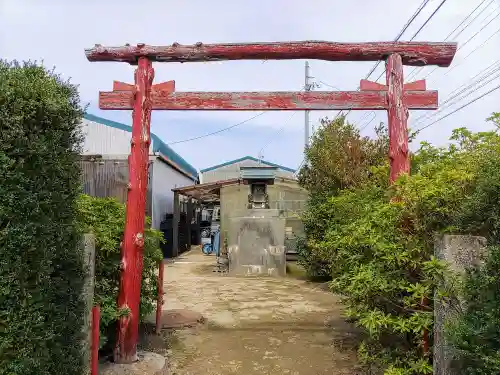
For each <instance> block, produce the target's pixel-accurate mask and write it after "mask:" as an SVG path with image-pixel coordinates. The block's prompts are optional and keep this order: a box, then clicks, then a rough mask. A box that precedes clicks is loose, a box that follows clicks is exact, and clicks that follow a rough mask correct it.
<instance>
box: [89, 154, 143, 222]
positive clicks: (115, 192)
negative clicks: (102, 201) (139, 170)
mask: <svg viewBox="0 0 500 375" xmlns="http://www.w3.org/2000/svg"><path fill="white" fill-rule="evenodd" d="M151 165H152V162H151V161H150V163H149V171H150V173H149V176H148V177H149V181H148V195H147V198H146V199H147V200H146V215H148V216H151V214H152V210H151V170H152V167H151ZM80 166H81V169H82V183H83V192H84V193H85V194H88V195H91V196H93V197H114V198H116V199H117V200H118V201H120V202H122V203H126V202H127V192H128V188H127V184H128V161H127V160H123V159H100V158H96V159H94V160H85V159H82V160H81V161H80Z"/></svg>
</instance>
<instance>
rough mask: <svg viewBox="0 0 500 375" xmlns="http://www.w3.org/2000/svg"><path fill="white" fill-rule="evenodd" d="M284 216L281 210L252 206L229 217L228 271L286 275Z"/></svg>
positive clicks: (232, 273) (241, 273)
mask: <svg viewBox="0 0 500 375" xmlns="http://www.w3.org/2000/svg"><path fill="white" fill-rule="evenodd" d="M284 243H285V219H284V218H283V217H279V212H278V210H267V209H250V210H246V211H245V212H242V213H241V215H240V216H237V217H232V218H230V233H229V247H228V258H229V274H230V275H247V276H248V275H266V276H284V275H285V274H286V252H285V246H284Z"/></svg>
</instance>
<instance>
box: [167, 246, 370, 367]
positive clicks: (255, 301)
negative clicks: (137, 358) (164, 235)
mask: <svg viewBox="0 0 500 375" xmlns="http://www.w3.org/2000/svg"><path fill="white" fill-rule="evenodd" d="M214 264H215V257H214V256H205V255H203V254H202V253H201V251H200V250H191V251H190V252H188V253H186V254H184V255H183V256H181V257H180V258H178V259H177V260H176V261H175V262H174V263H170V264H168V265H167V266H166V267H165V286H164V288H165V301H166V302H165V305H164V310H167V309H188V310H191V311H197V312H200V313H201V314H203V316H204V317H205V318H206V323H205V324H204V325H201V326H199V327H196V328H187V329H182V330H177V331H175V332H170V333H169V334H168V335H167V338H166V339H165V340H166V341H165V342H166V345H167V346H168V347H169V350H168V351H167V356H168V361H169V366H170V372H169V374H170V375H173V374H177V375H202V374H203V375H226V374H236V373H238V374H241V375H252V374H259V375H265V374H290V375H327V374H332V375H355V374H360V373H361V372H360V371H359V369H358V368H359V367H358V366H357V362H356V355H355V349H354V345H355V342H356V338H357V337H356V334H355V332H354V329H353V328H352V327H351V326H349V325H348V324H347V323H345V322H344V321H343V320H342V319H341V317H340V306H339V303H338V302H339V299H338V297H336V296H334V295H332V294H331V293H329V292H327V291H325V290H322V288H320V287H319V286H318V285H314V284H310V283H307V282H306V281H302V280H298V279H295V278H289V277H287V278H284V279H278V278H269V277H262V278H260V277H241V278H237V277H230V276H227V275H221V274H219V273H215V272H212V269H213V265H214Z"/></svg>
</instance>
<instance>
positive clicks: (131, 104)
mask: <svg viewBox="0 0 500 375" xmlns="http://www.w3.org/2000/svg"><path fill="white" fill-rule="evenodd" d="M456 50H457V44H456V43H428V42H373V43H332V42H323V41H303V42H276V43H234V44H203V43H196V44H195V45H180V44H178V43H174V44H172V45H171V46H149V45H145V44H137V46H131V45H128V44H127V45H125V46H122V47H103V46H101V45H95V47H94V48H90V49H87V50H85V53H86V56H87V58H88V60H89V61H119V62H127V63H129V64H132V65H136V64H137V65H138V67H137V69H136V71H135V85H130V84H126V83H122V82H114V84H113V91H111V92H100V93H99V107H100V108H101V109H115V110H133V114H132V118H133V122H132V140H131V152H130V157H129V179H130V182H129V186H128V187H129V193H128V196H127V208H126V223H125V233H124V238H123V244H122V272H121V280H120V293H119V297H118V306H119V308H126V309H128V310H129V311H130V313H129V314H128V316H126V317H123V318H121V319H120V321H119V329H118V340H117V343H116V347H115V362H117V363H131V362H134V361H136V360H137V353H136V346H137V339H138V326H139V302H140V290H141V275H142V267H143V263H142V262H143V259H142V250H143V246H144V217H145V205H146V189H147V166H148V159H149V145H150V142H151V140H150V121H151V111H152V110H238V111H241V110H270V111H273V110H275V111H281V110H293V111H296V110H386V111H387V112H388V126H389V143H390V145H389V159H390V170H391V172H390V180H391V182H392V181H394V180H395V179H396V178H397V176H399V175H400V174H402V173H409V172H410V160H409V153H408V128H407V119H408V109H425V110H429V109H437V107H438V94H437V91H426V85H425V81H423V80H422V81H416V82H412V83H407V84H404V82H403V65H411V66H425V65H437V66H443V67H447V66H449V65H450V64H451V62H452V60H453V57H454V55H455V53H456ZM291 59H318V60H326V61H380V60H386V83H387V84H386V85H381V84H378V83H376V82H371V81H367V80H362V81H361V84H360V91H337V92H335V91H333V92H175V83H174V81H169V82H165V83H160V84H157V85H153V78H154V70H153V67H152V61H157V62H199V61H203V62H206V61H223V60H291Z"/></svg>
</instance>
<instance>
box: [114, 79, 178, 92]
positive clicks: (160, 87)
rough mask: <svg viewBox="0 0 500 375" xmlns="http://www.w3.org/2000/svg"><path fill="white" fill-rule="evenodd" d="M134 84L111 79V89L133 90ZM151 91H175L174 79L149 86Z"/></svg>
mask: <svg viewBox="0 0 500 375" xmlns="http://www.w3.org/2000/svg"><path fill="white" fill-rule="evenodd" d="M134 90H135V85H131V84H130V83H125V82H120V81H113V91H134ZM151 91H153V92H155V91H163V92H174V91H175V81H167V82H162V83H158V84H156V85H153V86H152V87H151Z"/></svg>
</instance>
